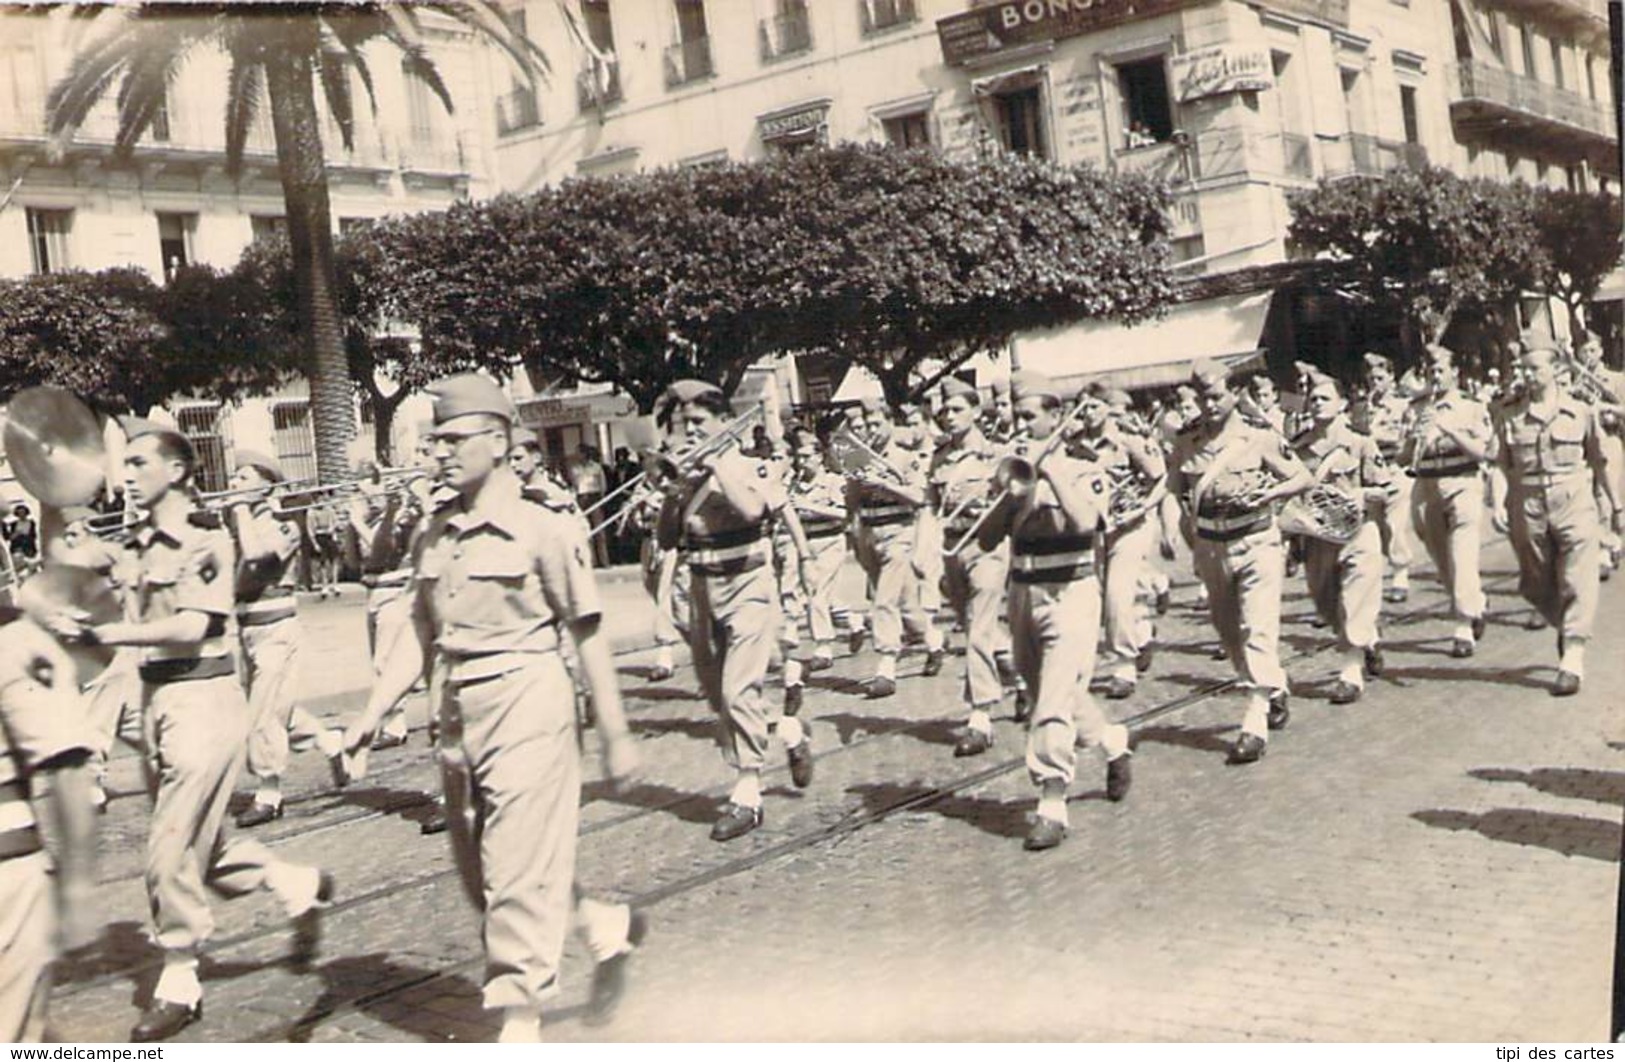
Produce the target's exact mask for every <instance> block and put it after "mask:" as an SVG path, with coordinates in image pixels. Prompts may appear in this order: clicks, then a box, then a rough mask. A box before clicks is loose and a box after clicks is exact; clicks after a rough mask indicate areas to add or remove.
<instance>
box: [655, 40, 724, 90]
mask: <svg viewBox="0 0 1625 1062" xmlns="http://www.w3.org/2000/svg"><path fill="white" fill-rule="evenodd" d="M665 58H666V87H667V88H677V87H678V86H679V85H686V84H688V83H689V82H691V81H698V80H700V79H701V78H707V77H710V76H711V75H712V74H714V73H716V68H715V67H713V66H712V65H711V38H710V37H690V38H689V39H688V40H686V41H683V42H681V43H679V44H673V45H672V46H671V47H669V48H667V49H666V54H665Z"/></svg>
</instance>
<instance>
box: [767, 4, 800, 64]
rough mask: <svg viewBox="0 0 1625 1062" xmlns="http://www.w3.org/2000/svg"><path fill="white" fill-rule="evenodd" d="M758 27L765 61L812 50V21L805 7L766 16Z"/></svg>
mask: <svg viewBox="0 0 1625 1062" xmlns="http://www.w3.org/2000/svg"><path fill="white" fill-rule="evenodd" d="M756 29H757V35H758V36H759V37H760V39H761V49H762V60H763V61H764V62H765V61H768V60H772V59H783V58H785V57H786V56H791V55H800V54H801V53H802V52H810V51H812V45H813V40H812V22H811V20H810V19H809V18H808V17H807V9H806V8H805V7H798V8H795V9H793V10H790V11H786V12H785V13H784V14H782V15H777V16H775V17H773V18H764V19H762V20H761V21H760V22H758V23H757V24H756Z"/></svg>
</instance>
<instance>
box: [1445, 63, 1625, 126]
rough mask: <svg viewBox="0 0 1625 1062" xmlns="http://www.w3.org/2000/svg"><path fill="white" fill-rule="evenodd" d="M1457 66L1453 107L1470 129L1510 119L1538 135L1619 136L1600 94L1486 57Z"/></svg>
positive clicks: (1457, 118)
mask: <svg viewBox="0 0 1625 1062" xmlns="http://www.w3.org/2000/svg"><path fill="white" fill-rule="evenodd" d="M1457 72H1458V75H1459V83H1460V87H1461V98H1460V99H1459V100H1455V101H1453V102H1452V103H1451V105H1450V112H1451V117H1452V118H1453V119H1455V121H1456V124H1457V126H1458V127H1460V128H1464V129H1465V130H1466V131H1468V132H1475V131H1476V132H1488V131H1493V130H1495V129H1498V128H1502V127H1506V126H1508V125H1511V126H1513V127H1514V128H1515V129H1516V130H1517V131H1519V132H1522V133H1526V134H1533V135H1536V136H1539V135H1542V134H1547V135H1552V136H1556V137H1559V138H1564V137H1576V136H1578V137H1580V138H1584V139H1596V138H1601V139H1603V140H1608V141H1612V140H1613V139H1614V125H1613V120H1612V118H1611V116H1610V115H1609V113H1608V110H1607V108H1606V107H1604V106H1603V105H1602V103H1600V102H1598V101H1597V100H1592V99H1587V98H1586V97H1584V96H1582V95H1580V94H1579V93H1577V92H1570V91H1568V90H1567V89H1560V88H1558V87H1556V86H1555V85H1548V84H1545V83H1544V82H1541V81H1536V80H1535V79H1534V78H1531V77H1524V76H1523V75H1521V74H1514V73H1512V72H1510V71H1507V70H1503V69H1501V68H1500V67H1495V66H1490V65H1488V64H1487V63H1478V62H1470V61H1469V62H1464V63H1460V64H1458V66H1457Z"/></svg>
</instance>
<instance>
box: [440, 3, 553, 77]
mask: <svg viewBox="0 0 1625 1062" xmlns="http://www.w3.org/2000/svg"><path fill="white" fill-rule="evenodd" d="M424 6H425V7H427V8H430V9H432V10H435V11H439V12H440V13H441V14H443V15H446V16H447V17H449V18H453V19H456V20H457V21H458V22H461V23H462V24H464V25H465V26H469V27H471V28H472V29H474V30H475V31H476V32H477V33H478V34H479V35H480V36H483V37H484V38H485V39H486V40H488V41H490V42H491V43H493V44H495V45H496V46H497V47H499V48H501V49H502V50H503V51H505V52H507V53H508V58H510V59H512V60H513V62H514V64H515V65H516V66H518V67H519V69H520V70H522V71H524V74H525V77H526V78H528V79H531V80H536V79H538V78H540V79H541V80H544V81H545V80H547V79H548V78H549V77H551V76H552V73H553V64H552V63H550V62H549V61H548V59H547V53H546V52H544V51H542V49H541V48H540V47H539V46H538V45H537V44H536V42H535V41H533V40H531V39H530V37H529V36H528V35H526V34H524V33H520V32H519V31H518V30H516V29H514V27H513V26H512V25H511V24H509V22H508V21H507V19H505V18H503V17H502V14H501V8H499V7H498V6H497V5H495V4H492V3H489V2H488V0H429V2H426V3H425V4H424Z"/></svg>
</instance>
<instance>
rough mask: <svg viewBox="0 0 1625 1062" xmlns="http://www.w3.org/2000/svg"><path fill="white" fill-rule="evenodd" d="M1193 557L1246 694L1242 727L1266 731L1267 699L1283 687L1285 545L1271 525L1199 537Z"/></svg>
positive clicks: (1209, 604)
mask: <svg viewBox="0 0 1625 1062" xmlns="http://www.w3.org/2000/svg"><path fill="white" fill-rule="evenodd" d="M1193 560H1194V561H1195V564H1196V574H1197V575H1198V576H1200V577H1201V579H1202V585H1204V586H1205V587H1207V594H1208V598H1207V604H1208V615H1209V616H1210V617H1211V618H1212V620H1213V626H1214V627H1215V628H1216V629H1217V630H1218V632H1219V640H1220V641H1221V642H1222V643H1223V644H1224V651H1225V654H1226V655H1227V656H1229V658H1230V665H1231V666H1232V667H1234V668H1235V669H1236V676H1237V678H1239V679H1240V681H1241V685H1242V686H1243V688H1245V689H1247V690H1248V691H1249V692H1250V693H1252V694H1253V695H1254V696H1253V697H1252V698H1251V699H1250V701H1249V705H1248V709H1247V716H1246V719H1245V720H1244V721H1243V723H1242V729H1243V730H1245V731H1246V732H1248V733H1250V734H1256V735H1258V736H1260V737H1262V736H1263V735H1264V730H1265V728H1264V725H1263V724H1264V711H1265V707H1266V705H1265V704H1264V701H1265V699H1266V698H1267V697H1268V695H1269V694H1271V693H1273V692H1274V691H1276V690H1285V689H1286V688H1287V677H1286V671H1285V670H1284V669H1283V668H1282V667H1281V652H1280V642H1281V584H1282V582H1283V581H1284V579H1285V576H1286V549H1285V547H1284V545H1283V544H1282V542H1281V533H1280V531H1279V530H1277V529H1276V528H1275V527H1274V526H1271V527H1268V528H1265V529H1264V530H1262V531H1255V532H1253V533H1252V534H1250V535H1243V536H1242V537H1241V538H1235V539H1231V540H1230V541H1228V542H1217V541H1214V540H1212V539H1206V538H1201V537H1198V538H1197V540H1196V546H1195V552H1194V554H1193Z"/></svg>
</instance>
